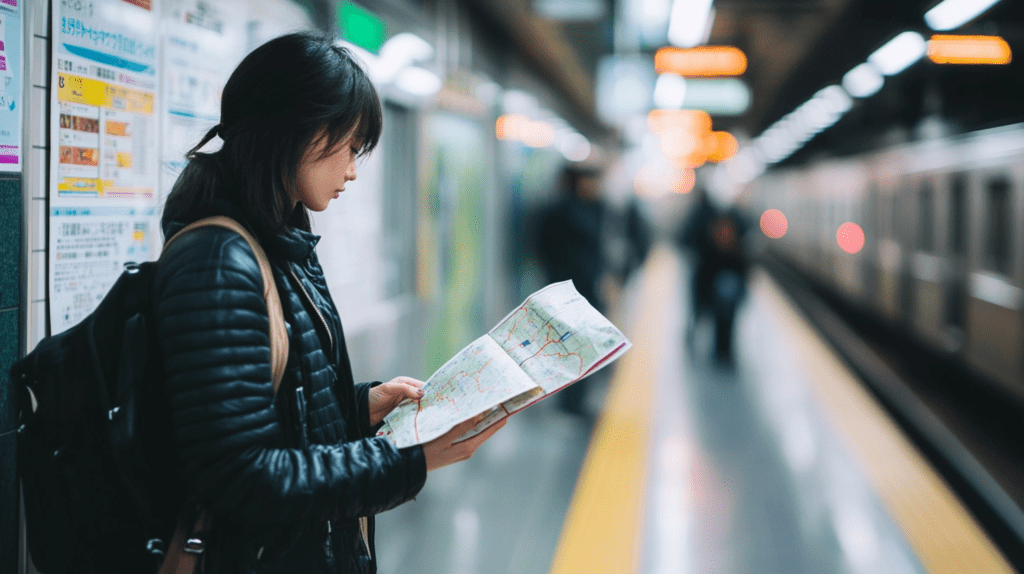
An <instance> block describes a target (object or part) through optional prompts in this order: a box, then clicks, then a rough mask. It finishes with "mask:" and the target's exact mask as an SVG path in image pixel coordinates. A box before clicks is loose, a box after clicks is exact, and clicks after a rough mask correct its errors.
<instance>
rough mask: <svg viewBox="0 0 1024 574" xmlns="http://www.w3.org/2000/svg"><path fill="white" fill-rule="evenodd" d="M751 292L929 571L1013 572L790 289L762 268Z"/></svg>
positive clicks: (958, 573) (956, 573) (950, 573)
mask: <svg viewBox="0 0 1024 574" xmlns="http://www.w3.org/2000/svg"><path fill="white" fill-rule="evenodd" d="M752 291H753V295H754V298H755V299H759V301H758V302H757V304H758V305H759V306H762V307H763V308H765V309H767V310H769V312H770V313H771V314H772V316H773V318H774V319H775V322H776V323H777V324H778V325H779V326H780V328H781V329H782V331H783V332H782V333H780V334H781V335H783V336H785V337H787V338H788V339H789V340H790V343H791V344H792V345H793V348H794V349H795V353H796V355H797V356H798V357H800V359H801V365H802V366H803V367H804V368H805V369H806V370H807V371H806V372H807V374H808V380H809V381H810V382H811V390H812V392H813V394H814V396H815V398H816V399H817V400H818V402H819V403H820V404H821V405H822V407H823V409H824V410H823V412H824V414H825V415H826V417H827V419H828V420H829V421H831V422H832V424H833V425H835V427H836V430H837V432H838V435H839V436H840V438H841V439H842V440H843V442H844V443H845V444H846V445H847V447H848V448H849V449H850V451H851V452H852V453H853V455H854V457H855V458H856V460H857V462H858V463H859V464H860V467H861V468H862V469H863V470H864V473H865V474H866V475H867V477H868V480H869V481H870V482H871V485H872V486H873V487H874V489H875V491H876V492H877V493H878V495H879V497H880V498H881V500H882V502H883V504H885V506H886V508H887V509H888V511H889V512H890V513H891V514H892V516H893V519H894V520H895V521H896V523H897V524H898V525H899V526H900V528H901V529H902V530H903V533H904V535H905V536H906V538H907V541H908V543H909V544H910V545H911V547H912V548H913V549H914V551H915V552H916V553H917V556H918V558H919V560H920V561H921V564H922V565H924V567H925V568H926V569H927V570H928V572H930V573H931V574H946V573H948V574H962V573H966V572H972V573H973V572H978V573H985V574H998V573H1001V572H1014V570H1013V568H1011V567H1010V565H1009V564H1008V563H1007V562H1006V560H1005V558H1003V556H1002V554H1001V553H1000V552H999V550H998V549H997V548H996V547H995V546H994V545H993V544H992V541H991V540H989V538H988V536H987V535H986V534H985V532H984V531H983V530H982V529H981V527H980V526H978V524H977V522H975V520H974V518H973V517H972V516H971V515H970V514H969V513H968V512H967V510H966V509H965V508H964V507H963V505H962V504H961V503H960V501H959V499H957V498H956V496H955V495H954V494H953V493H952V492H951V491H950V490H949V488H948V487H947V486H946V484H945V482H944V481H943V480H942V479H941V478H940V477H939V476H938V474H936V472H935V470H934V469H933V468H932V467H931V465H930V464H929V463H928V462H927V461H926V460H925V459H924V458H923V457H922V456H921V454H920V453H919V452H918V451H917V449H916V448H915V447H914V446H913V445H912V444H911V443H910V442H909V441H908V440H907V439H906V438H905V437H904V436H903V433H902V431H901V430H900V429H899V427H898V426H897V425H896V424H895V422H893V420H892V419H891V418H890V417H889V416H888V414H887V413H886V412H885V411H884V410H883V409H882V407H881V405H879V404H878V402H877V401H876V400H875V399H874V397H872V396H871V395H870V394H869V393H868V392H867V390H865V389H864V388H863V386H862V384H861V383H860V382H859V381H858V380H857V377H856V376H855V375H854V374H853V373H852V372H851V371H850V370H849V369H848V368H847V367H846V365H845V364H843V363H842V362H841V361H840V359H839V357H838V356H837V355H836V353H835V351H833V350H832V349H831V348H830V347H828V346H827V345H826V344H825V342H824V341H822V339H821V337H820V335H818V334H817V333H816V332H815V331H814V330H813V329H812V328H811V326H810V325H809V324H808V323H807V321H806V320H805V319H804V317H803V315H802V314H800V312H799V311H797V309H796V308H795V306H794V305H793V304H792V302H791V301H790V300H789V299H788V297H787V296H786V295H785V294H784V293H782V291H781V290H780V289H779V288H778V287H777V286H776V284H775V283H774V282H773V281H772V280H771V279H770V278H768V277H767V276H766V275H764V274H763V273H762V274H759V275H758V276H757V278H756V280H755V282H754V289H753V290H752Z"/></svg>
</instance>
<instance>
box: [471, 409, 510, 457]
mask: <svg viewBox="0 0 1024 574" xmlns="http://www.w3.org/2000/svg"><path fill="white" fill-rule="evenodd" d="M507 422H508V417H505V418H503V419H501V420H500V421H498V422H496V423H494V424H493V425H491V426H489V427H487V428H486V429H485V430H484V431H483V432H481V433H480V434H478V435H476V436H474V437H471V438H468V439H466V443H467V444H466V446H468V447H470V449H471V450H470V453H472V452H473V451H475V450H476V449H477V447H479V446H480V445H482V444H483V443H484V442H486V441H487V439H489V438H491V436H492V435H493V434H494V433H496V432H498V430H499V429H501V427H503V426H505V423H507Z"/></svg>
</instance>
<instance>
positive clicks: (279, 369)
mask: <svg viewBox="0 0 1024 574" xmlns="http://www.w3.org/2000/svg"><path fill="white" fill-rule="evenodd" d="M211 225H213V226H217V227H224V228H227V229H230V230H231V231H234V232H235V233H237V234H239V235H241V236H242V239H245V242H246V243H248V244H249V247H250V248H251V249H252V252H253V253H255V254H256V262H257V263H259V266H260V275H261V276H262V277H263V298H264V299H266V301H267V313H268V315H269V317H270V373H271V380H272V381H273V382H274V394H275V395H276V394H277V389H278V388H279V387H280V386H281V379H283V378H284V368H285V364H286V363H287V362H288V328H287V327H286V326H285V324H284V311H283V310H282V308H281V297H280V295H278V293H277V283H276V282H275V281H274V274H273V272H272V271H271V270H270V261H269V260H268V259H267V254H266V253H265V252H264V251H263V248H262V247H260V244H259V242H258V241H256V238H255V237H253V236H252V234H251V233H249V231H248V230H247V229H246V228H245V227H244V226H243V225H242V224H241V223H239V222H237V221H235V220H234V219H231V218H230V217H226V216H223V215H216V216H213V217H206V218H203V219H200V220H198V221H195V222H193V223H191V224H189V225H188V226H186V227H185V228H184V229H182V230H181V231H179V232H178V233H176V234H175V235H174V236H173V237H171V238H170V239H168V240H167V242H166V243H164V249H167V246H168V245H170V244H171V243H172V242H173V241H174V240H175V239H177V238H179V237H181V236H182V235H184V234H185V233H187V232H189V231H192V230H193V229H197V228H200V227H209V226H211Z"/></svg>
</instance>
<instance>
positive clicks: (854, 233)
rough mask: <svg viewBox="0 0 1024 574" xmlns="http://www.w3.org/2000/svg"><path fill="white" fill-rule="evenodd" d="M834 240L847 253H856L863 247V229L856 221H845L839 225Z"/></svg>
mask: <svg viewBox="0 0 1024 574" xmlns="http://www.w3.org/2000/svg"><path fill="white" fill-rule="evenodd" d="M836 242H837V243H839V247H840V248H841V249H842V250H843V251H845V252H847V253H856V252H858V251H860V250H861V249H863V248H864V230H863V229H861V228H860V226H859V225H857V224H856V223H851V222H849V221H847V222H846V223H844V224H842V225H840V226H839V231H837V232H836Z"/></svg>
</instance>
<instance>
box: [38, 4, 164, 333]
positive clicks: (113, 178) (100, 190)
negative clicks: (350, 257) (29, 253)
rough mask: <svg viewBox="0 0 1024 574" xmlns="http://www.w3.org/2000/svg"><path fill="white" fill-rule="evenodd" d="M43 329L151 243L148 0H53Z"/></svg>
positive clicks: (73, 313)
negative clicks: (47, 315)
mask: <svg viewBox="0 0 1024 574" xmlns="http://www.w3.org/2000/svg"><path fill="white" fill-rule="evenodd" d="M53 8H54V9H53V30H54V45H53V65H52V70H53V72H52V76H51V82H52V83H51V85H52V86H54V88H55V89H53V90H51V106H50V109H51V110H52V112H51V114H52V115H51V118H50V136H51V137H50V141H52V142H54V145H52V146H51V157H50V166H51V168H50V226H49V228H50V243H49V244H50V249H49V277H50V285H49V287H50V329H51V332H52V333H58V332H60V331H63V330H65V329H67V328H68V327H71V326H72V325H74V324H75V323H76V322H78V321H79V320H81V319H82V318H83V317H84V316H85V315H87V314H88V313H90V312H92V310H93V309H94V308H95V307H96V305H97V304H98V303H99V301H100V300H101V299H102V298H103V295H104V294H106V292H107V291H108V290H109V288H110V286H111V285H112V284H113V283H114V281H115V280H116V279H117V277H118V276H119V275H120V273H121V271H122V269H123V267H124V264H125V263H127V262H133V261H134V262H138V261H145V260H149V259H152V258H154V257H155V255H156V253H157V245H158V242H159V236H158V226H159V217H160V213H159V201H158V198H157V197H156V195H157V194H156V189H157V178H158V169H157V167H158V151H157V139H156V138H157V105H156V104H157V102H156V99H157V96H156V90H157V67H158V66H157V61H158V60H157V41H156V38H157V37H158V36H159V34H158V32H159V25H158V24H159V23H158V20H157V13H156V12H155V10H154V2H153V1H151V0H90V1H88V2H86V1H77V0H67V1H62V2H54V4H53Z"/></svg>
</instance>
